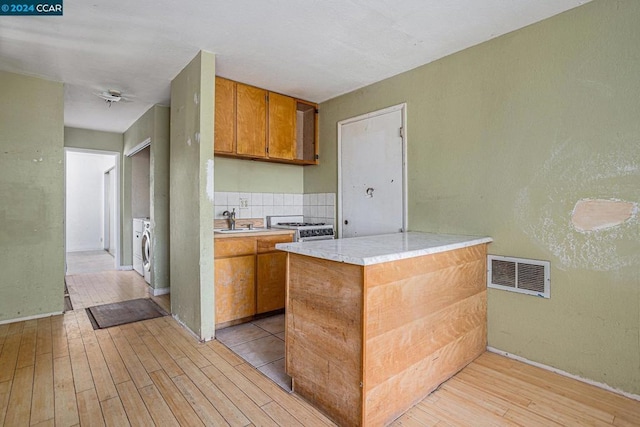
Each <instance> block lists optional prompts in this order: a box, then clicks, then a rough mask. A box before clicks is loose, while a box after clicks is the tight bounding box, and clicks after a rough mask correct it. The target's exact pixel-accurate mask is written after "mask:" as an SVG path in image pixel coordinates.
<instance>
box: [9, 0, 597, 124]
mask: <svg viewBox="0 0 640 427" xmlns="http://www.w3.org/2000/svg"><path fill="white" fill-rule="evenodd" d="M588 1H589V0H227V1H222V0H208V1H197V0H187V1H175V0H134V1H132V0H109V1H107V0H92V1H90V0H65V1H64V16H62V17H40V16H30V17H27V16H25V17H9V16H1V17H0V69H1V70H4V71H9V72H14V73H20V74H28V75H33V76H39V77H44V78H47V79H51V80H56V81H61V82H64V83H65V125H66V126H73V127H80V128H86V129H96V130H105V131H113V132H124V131H125V130H126V129H128V128H129V126H130V125H131V124H132V123H133V122H134V121H135V120H137V119H138V118H139V117H140V116H141V115H142V114H143V113H144V112H145V111H146V110H147V109H149V108H150V107H151V106H152V105H154V104H164V105H169V93H170V91H169V89H170V84H171V80H172V79H173V78H174V77H175V76H176V75H177V74H178V73H179V72H180V70H181V69H182V68H184V66H185V65H186V64H188V63H189V61H190V60H191V59H192V58H193V57H194V56H195V55H196V54H197V53H198V51H199V50H201V49H204V50H207V51H210V52H213V53H215V54H216V73H217V74H218V75H220V76H223V77H228V78H231V79H234V80H238V81H242V82H245V83H250V84H253V85H256V86H260V87H264V88H268V89H270V90H273V91H276V92H281V93H284V94H288V95H292V96H297V97H300V98H302V99H307V100H310V101H315V102H321V101H325V100H327V99H330V98H333V97H335V96H338V95H340V94H343V93H346V92H350V91H352V90H355V89H358V88H360V87H363V86H366V85H368V84H370V83H373V82H376V81H379V80H382V79H384V78H387V77H390V76H393V75H396V74H399V73H402V72H404V71H407V70H410V69H412V68H415V67H418V66H420V65H422V64H426V63H428V62H431V61H434V60H436V59H439V58H442V57H444V56H446V55H449V54H451V53H454V52H457V51H460V50H462V49H465V48H467V47H470V46H473V45H476V44H478V43H481V42H483V41H486V40H489V39H491V38H494V37H497V36H499V35H502V34H505V33H508V32H510V31H513V30H516V29H518V28H522V27H524V26H526V25H529V24H532V23H534V22H537V21H540V20H542V19H545V18H548V17H550V16H553V15H556V14H558V13H560V12H563V11H565V10H568V9H571V8H573V7H576V6H579V5H581V4H584V3H587V2H588ZM108 89H117V90H121V91H122V92H123V94H124V95H125V96H128V97H130V98H131V99H132V102H119V103H117V104H113V105H112V106H111V108H108V106H107V104H106V103H105V102H104V101H102V100H101V99H99V98H98V97H97V96H95V93H98V92H102V91H104V90H108Z"/></svg>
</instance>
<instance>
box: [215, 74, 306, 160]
mask: <svg viewBox="0 0 640 427" xmlns="http://www.w3.org/2000/svg"><path fill="white" fill-rule="evenodd" d="M215 102H216V106H215V142H214V153H215V154H216V155H221V156H228V157H238V158H249V159H253V160H263V161H269V162H278V163H293V164H301V165H309V164H317V163H318V143H317V139H318V138H317V128H318V109H317V105H316V104H313V103H311V102H307V101H302V100H298V99H295V98H293V97H290V96H286V95H281V94H279V93H275V92H268V91H266V90H265V89H260V88H257V87H254V86H249V85H246V84H243V83H239V82H234V81H232V80H228V79H223V78H221V77H216V96H215Z"/></svg>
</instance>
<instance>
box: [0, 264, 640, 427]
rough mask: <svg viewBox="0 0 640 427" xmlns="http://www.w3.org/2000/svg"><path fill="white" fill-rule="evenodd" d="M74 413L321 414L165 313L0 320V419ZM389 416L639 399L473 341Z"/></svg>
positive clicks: (134, 420)
mask: <svg viewBox="0 0 640 427" xmlns="http://www.w3.org/2000/svg"><path fill="white" fill-rule="evenodd" d="M121 273H122V272H121ZM97 289H107V287H104V286H103V287H100V286H97ZM79 424H80V425H113V426H126V425H134V426H135V425H144V426H149V425H154V424H156V425H162V426H164V425H183V426H195V425H207V426H218V425H234V426H236V425H237V426H250V425H255V426H258V425H271V426H276V425H281V426H326V425H333V424H332V423H331V421H329V420H328V419H327V418H326V417H324V416H323V415H322V414H321V413H320V412H318V411H317V410H315V409H314V408H313V407H312V406H311V405H309V404H308V403H307V402H305V401H304V400H302V399H301V398H299V397H298V396H297V395H295V394H289V393H287V392H285V391H284V390H283V389H281V388H280V387H278V386H277V385H276V384H275V383H273V382H272V381H271V380H269V379H268V378H267V377H265V376H264V375H263V374H262V373H260V372H259V371H258V370H257V369H256V368H254V367H252V366H250V365H249V364H248V363H246V362H245V361H244V360H242V359H241V358H239V357H238V356H236V355H235V354H234V353H232V352H231V351H230V350H229V349H227V348H226V347H225V346H223V345H222V344H221V343H219V342H218V341H211V342H208V343H199V342H198V341H197V340H196V339H194V338H193V337H192V336H191V335H190V334H189V333H188V332H186V331H185V330H184V329H183V328H182V327H181V326H180V325H179V324H178V323H177V322H176V321H175V320H173V319H172V318H171V317H163V318H158V319H152V320H146V321H143V322H137V323H133V324H129V325H123V326H118V327H114V328H110V329H106V330H97V331H94V330H93V329H92V327H91V325H90V323H89V320H88V318H87V316H86V314H85V311H84V310H83V309H77V310H74V311H71V312H68V313H65V314H64V315H61V316H53V317H49V318H44V319H39V320H30V321H25V322H16V323H12V324H5V325H0V425H6V426H21V425H42V426H45V425H49V426H53V425H56V426H73V425H79ZM394 425H396V426H434V425H437V426H447V425H449V426H489V425H523V426H556V425H575V426H582V425H595V426H598V425H599V426H611V425H614V426H638V425H640V402H637V401H634V400H631V399H627V398H624V397H621V396H619V395H616V394H613V393H609V392H607V391H604V390H601V389H598V388H596V387H593V386H589V385H586V384H583V383H580V382H578V381H575V380H572V379H568V378H565V377H562V376H559V375H556V374H553V373H550V372H547V371H544V370H542V369H539V368H535V367H532V366H528V365H525V364H523V363H520V362H517V361H513V360H510V359H506V358H504V357H502V356H498V355H495V354H491V353H485V354H483V355H482V356H481V357H480V358H478V359H477V360H476V361H474V362H473V363H472V364H471V365H469V366H468V367H467V368H465V369H464V370H462V371H461V372H460V373H458V374H457V375H456V376H455V377H454V378H452V379H451V380H449V381H447V382H446V383H445V384H443V385H442V386H441V387H440V388H439V389H438V390H437V391H435V392H434V393H432V394H431V395H430V396H428V397H427V398H425V399H424V400H423V401H421V402H419V403H418V404H417V405H416V406H415V407H414V408H413V409H411V410H410V411H409V412H407V413H406V414H405V415H403V416H402V417H400V418H399V419H398V420H396V421H395V423H394Z"/></svg>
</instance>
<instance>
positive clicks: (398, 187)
mask: <svg viewBox="0 0 640 427" xmlns="http://www.w3.org/2000/svg"><path fill="white" fill-rule="evenodd" d="M404 117H405V105H404V104H402V105H399V106H396V107H391V108H387V109H384V110H381V111H378V112H375V113H370V114H367V115H365V116H360V117H356V118H353V119H349V120H345V121H343V122H340V123H339V124H338V127H339V130H338V145H339V159H338V163H339V171H338V181H339V189H338V191H339V195H338V199H339V208H338V209H339V210H338V220H339V224H338V228H339V230H340V236H341V237H356V236H368V235H373V234H386V233H397V232H400V231H403V230H405V229H406V186H405V177H406V168H405V155H404V154H405V142H404V137H403V134H404Z"/></svg>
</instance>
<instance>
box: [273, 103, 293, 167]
mask: <svg viewBox="0 0 640 427" xmlns="http://www.w3.org/2000/svg"><path fill="white" fill-rule="evenodd" d="M295 145H296V100H295V99H293V98H291V97H290V96H284V95H280V94H277V93H273V92H269V149H268V153H269V157H270V158H274V159H284V160H293V159H294V158H295V157H294V156H295V151H294V148H295Z"/></svg>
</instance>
